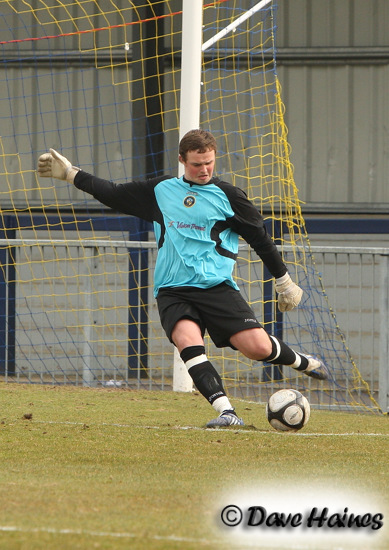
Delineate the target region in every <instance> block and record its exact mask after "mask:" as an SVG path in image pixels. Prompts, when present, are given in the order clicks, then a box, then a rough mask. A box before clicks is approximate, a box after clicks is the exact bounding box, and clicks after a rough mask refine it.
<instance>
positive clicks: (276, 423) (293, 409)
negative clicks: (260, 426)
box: [266, 389, 311, 432]
mask: <svg viewBox="0 0 389 550" xmlns="http://www.w3.org/2000/svg"><path fill="white" fill-rule="evenodd" d="M310 414H311V407H310V405H309V402H308V399H307V398H306V397H304V395H303V394H302V393H300V392H299V391H297V390H291V389H288V390H279V391H277V392H275V393H273V395H271V396H270V398H269V401H268V402H267V405H266V416H267V419H268V421H269V423H270V425H271V426H272V427H273V428H274V429H276V430H279V431H283V432H288V431H289V432H296V431H297V430H301V428H303V427H304V426H305V424H306V423H307V422H308V420H309V416H310Z"/></svg>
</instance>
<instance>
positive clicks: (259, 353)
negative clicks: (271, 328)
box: [230, 329, 272, 361]
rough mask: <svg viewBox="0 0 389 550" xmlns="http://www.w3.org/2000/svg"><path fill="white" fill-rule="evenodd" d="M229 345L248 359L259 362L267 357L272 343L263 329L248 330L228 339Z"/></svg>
mask: <svg viewBox="0 0 389 550" xmlns="http://www.w3.org/2000/svg"><path fill="white" fill-rule="evenodd" d="M230 342H231V344H232V345H233V346H234V347H235V348H236V349H237V350H239V351H240V352H241V353H243V355H245V356H246V357H247V358H248V359H251V360H253V361H261V360H262V359H266V358H267V357H269V355H270V354H271V351H272V343H271V340H270V338H269V336H268V335H267V333H266V332H265V331H264V329H248V330H244V331H242V332H239V333H237V334H235V335H234V336H232V338H231V339H230Z"/></svg>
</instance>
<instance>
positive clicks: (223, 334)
mask: <svg viewBox="0 0 389 550" xmlns="http://www.w3.org/2000/svg"><path fill="white" fill-rule="evenodd" d="M216 151H217V146H216V141H215V138H214V136H213V135H212V134H211V133H210V132H208V131H205V130H191V131H190V132H188V133H187V134H185V136H184V137H183V138H182V139H181V141H180V144H179V161H180V162H181V163H182V164H183V166H184V176H183V177H181V178H177V177H174V176H168V175H165V176H160V177H156V178H152V179H150V180H146V181H132V182H128V183H123V184H115V183H113V182H110V181H107V180H104V179H101V178H98V177H96V176H93V175H91V174H88V173H87V172H84V171H83V170H81V169H79V168H76V167H74V166H73V165H72V163H71V162H70V161H69V160H68V159H66V158H65V157H63V156H62V155H60V154H59V153H57V152H56V151H55V150H54V149H50V152H49V153H45V154H43V155H41V156H40V157H39V161H38V174H39V175H40V176H42V177H52V178H57V179H60V180H67V181H68V182H69V183H71V184H74V185H75V187H77V188H78V189H80V190H82V191H85V192H86V193H89V194H91V195H93V196H94V197H95V198H96V199H97V200H98V201H100V202H101V203H103V204H105V205H106V206H109V207H110V208H112V209H113V210H115V211H118V212H121V213H123V214H128V215H133V216H137V217H139V218H142V219H143V220H146V221H149V222H152V223H153V224H154V232H155V236H156V241H157V245H158V257H157V262H156V266H155V273H154V292H155V296H156V300H157V304H158V311H159V315H160V319H161V324H162V326H163V328H164V330H165V332H166V335H167V337H168V338H169V340H170V341H171V342H172V343H173V344H174V345H175V346H176V348H177V349H178V352H179V353H180V356H181V358H182V360H183V361H184V363H185V364H186V367H187V368H188V371H189V374H190V376H191V377H192V379H193V382H194V384H195V386H196V388H197V389H198V391H199V392H200V393H201V394H202V395H203V396H204V397H205V398H206V399H207V400H208V402H209V403H210V404H211V405H212V406H213V407H214V409H215V410H216V412H217V413H218V416H217V417H216V418H214V419H213V420H211V421H210V422H208V424H207V426H208V427H219V426H230V425H243V424H244V423H243V420H242V419H241V418H239V417H238V415H237V414H236V413H235V410H234V408H233V406H232V405H231V403H230V401H229V398H228V397H227V395H226V393H225V391H224V387H223V384H222V380H221V378H220V376H219V374H218V372H217V371H216V369H215V368H214V366H213V365H212V363H211V362H210V361H209V360H208V358H207V356H206V353H205V346H204V340H203V338H204V334H205V331H206V330H207V332H208V334H209V336H210V337H211V339H212V341H213V342H214V343H215V345H216V346H217V347H220V348H222V347H227V346H230V347H231V348H233V349H236V350H239V351H240V352H241V353H242V354H243V355H245V356H246V357H248V358H249V359H251V360H254V361H266V363H271V364H273V365H288V366H290V367H292V368H293V369H296V370H297V371H299V372H302V373H304V374H306V375H308V376H310V377H312V378H316V379H318V380H325V379H326V378H327V377H328V373H327V369H326V367H325V365H324V364H323V363H322V362H321V361H320V360H318V359H315V358H314V357H312V356H310V355H304V354H302V353H300V352H297V351H294V350H293V349H291V348H290V347H289V346H288V345H286V344H285V343H284V342H283V341H281V340H280V339H279V338H277V337H276V336H273V335H268V334H267V333H266V332H265V330H264V328H263V327H262V325H261V324H260V323H259V321H258V320H257V319H256V317H255V314H254V312H253V310H252V309H251V308H250V307H249V305H248V304H247V303H246V301H245V300H244V298H243V297H242V295H241V293H240V291H239V289H238V286H237V285H236V283H235V281H234V279H233V277H232V271H233V268H234V265H235V261H236V258H237V252H238V239H239V236H241V237H242V238H243V239H244V240H245V241H246V242H247V243H248V244H249V245H250V246H251V247H252V248H253V250H254V251H255V252H256V254H257V255H258V256H259V258H260V259H261V260H262V261H263V262H264V264H265V265H266V267H267V268H268V270H269V271H270V273H271V274H272V275H273V277H274V278H275V289H276V291H277V293H278V307H279V309H280V311H283V312H284V311H289V310H291V309H293V308H295V307H297V306H298V304H299V303H300V300H301V297H302V294H303V291H302V289H301V288H300V287H299V286H297V285H296V284H295V283H294V282H293V281H292V279H291V277H290V275H289V274H288V271H287V268H286V266H285V264H284V263H283V261H282V258H281V255H280V253H279V252H278V250H277V247H276V245H275V243H274V242H273V240H272V239H271V238H270V236H269V235H268V233H267V232H266V228H265V226H264V222H263V219H262V217H261V215H260V214H259V212H258V210H257V208H256V207H255V206H254V205H253V204H252V203H251V202H250V201H249V200H248V198H247V196H246V194H245V193H244V192H243V191H242V190H241V189H239V188H237V187H234V186H233V185H231V184H230V183H227V182H225V181H223V180H222V179H219V178H217V177H214V176H213V171H214V167H215V159H216Z"/></svg>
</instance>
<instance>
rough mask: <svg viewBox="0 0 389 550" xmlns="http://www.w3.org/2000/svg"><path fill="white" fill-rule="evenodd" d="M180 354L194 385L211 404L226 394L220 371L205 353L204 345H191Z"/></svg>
mask: <svg viewBox="0 0 389 550" xmlns="http://www.w3.org/2000/svg"><path fill="white" fill-rule="evenodd" d="M180 356H181V359H182V360H183V361H184V363H185V364H186V365H187V367H188V372H189V374H190V376H191V377H192V380H193V382H194V385H195V386H196V388H197V389H198V391H199V392H200V393H201V395H203V396H204V397H205V398H206V399H207V401H209V403H211V405H212V403H213V402H214V401H215V400H216V399H218V398H219V397H222V396H225V395H226V394H225V391H224V388H223V382H222V380H221V378H220V376H219V373H218V372H217V370H216V369H215V367H214V366H213V365H212V363H211V362H210V361H208V359H207V356H206V355H205V347H204V346H189V347H187V348H185V349H183V350H182V352H181V354H180Z"/></svg>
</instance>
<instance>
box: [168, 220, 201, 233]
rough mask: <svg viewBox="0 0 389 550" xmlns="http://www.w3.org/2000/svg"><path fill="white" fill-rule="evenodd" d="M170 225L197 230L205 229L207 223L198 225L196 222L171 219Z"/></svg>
mask: <svg viewBox="0 0 389 550" xmlns="http://www.w3.org/2000/svg"><path fill="white" fill-rule="evenodd" d="M168 227H176V228H177V229H196V230H197V231H205V225H197V224H196V223H186V222H175V221H173V220H170V221H169V225H168Z"/></svg>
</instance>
